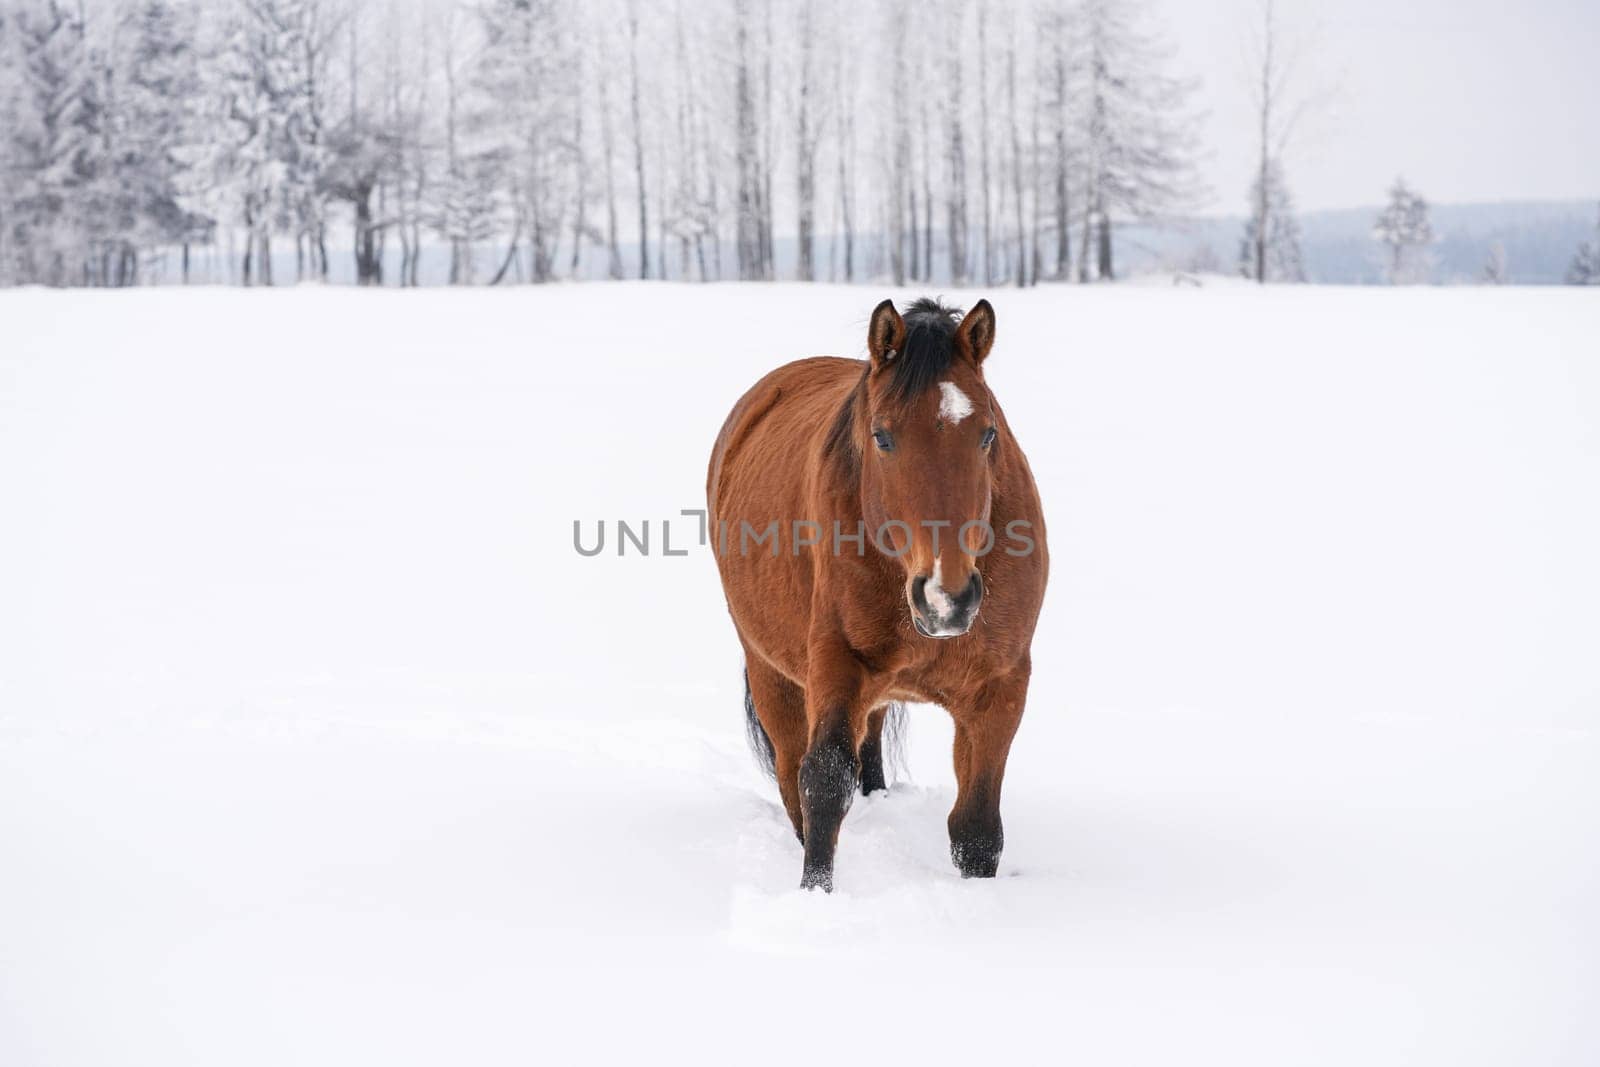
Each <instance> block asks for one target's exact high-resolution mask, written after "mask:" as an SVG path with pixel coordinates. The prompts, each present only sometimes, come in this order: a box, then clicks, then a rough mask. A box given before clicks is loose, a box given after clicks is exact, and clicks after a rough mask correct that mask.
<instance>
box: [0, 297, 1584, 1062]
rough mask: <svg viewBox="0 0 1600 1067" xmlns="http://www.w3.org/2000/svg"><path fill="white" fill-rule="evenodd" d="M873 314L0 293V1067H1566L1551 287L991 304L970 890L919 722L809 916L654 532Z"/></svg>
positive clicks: (1568, 759)
mask: <svg viewBox="0 0 1600 1067" xmlns="http://www.w3.org/2000/svg"><path fill="white" fill-rule="evenodd" d="M884 295H889V294H887V293H881V292H879V291H877V290H870V289H865V288H857V289H849V288H830V287H821V286H816V287H811V286H797V285H779V286H759V285H728V286H706V287H675V286H666V285H652V284H632V283H629V284H610V285H605V284H599V285H591V286H582V285H574V286H552V287H548V288H541V289H529V288H517V289H503V290H471V291H423V292H411V293H396V292H370V291H349V290H344V291H339V290H329V289H300V290H283V291H271V292H267V291H225V290H192V291H178V290H164V291H140V292H117V293H94V292H71V293H67V292H49V291H40V290H26V291H10V292H0V324H3V325H0V345H3V348H0V501H3V502H4V503H3V505H0V508H3V511H0V518H3V521H0V856H3V857H4V862H3V868H0V1062H3V1063H6V1064H8V1065H10V1064H16V1065H29V1067H31V1065H34V1064H73V1065H76V1064H100V1063H112V1062H114V1063H118V1064H161V1065H163V1067H170V1065H174V1064H191V1063H192V1064H229V1065H234V1064H257V1063H259V1064H282V1063H288V1062H293V1063H310V1064H346V1063H386V1064H393V1063H419V1064H436V1063H444V1062H449V1063H470V1064H482V1063H511V1062H518V1063H526V1062H530V1061H532V1060H534V1059H538V1060H540V1061H552V1062H566V1061H569V1060H572V1059H575V1058H576V1059H581V1060H584V1061H593V1060H596V1059H606V1058H618V1057H622V1056H626V1057H628V1059H629V1060H630V1061H634V1060H637V1059H639V1058H642V1057H650V1058H651V1059H654V1060H661V1059H666V1060H671V1061H683V1060H691V1061H712V1062H716V1061H720V1060H724V1059H728V1058H731V1057H733V1056H738V1057H739V1058H740V1059H741V1061H743V1062H753V1063H763V1062H768V1061H776V1062H794V1061H799V1060H805V1061H814V1060H816V1059H817V1058H818V1057H819V1056H835V1057H843V1058H846V1059H847V1060H849V1059H855V1058H864V1059H865V1060H866V1061H867V1062H880V1061H884V1060H887V1059H888V1058H889V1057H893V1058H895V1059H898V1060H909V1061H911V1062H918V1061H935V1062H938V1061H944V1060H947V1059H953V1058H958V1057H959V1058H971V1057H976V1056H982V1057H985V1058H988V1059H998V1058H1000V1057H1004V1056H1026V1057H1028V1059H1027V1060H1026V1062H1037V1061H1041V1060H1044V1059H1046V1058H1050V1059H1058V1060H1067V1061H1072V1060H1078V1061H1081V1062H1087V1063H1110V1062H1116V1063H1140V1064H1162V1065H1165V1064H1173V1063H1226V1064H1283V1063H1297V1064H1301V1063H1327V1064H1350V1063H1361V1064H1365V1065H1373V1064H1422V1063H1428V1064H1450V1065H1461V1064H1505V1063H1539V1064H1586V1063H1593V1062H1595V1060H1596V1057H1597V1056H1600V1029H1597V1024H1596V1023H1595V1021H1594V1013H1593V1006H1594V1004H1595V1002H1596V999H1597V997H1600V974H1597V969H1600V952H1597V951H1596V950H1597V949H1600V914H1597V910H1600V906H1597V904H1596V901H1597V900H1600V877H1597V874H1600V864H1597V859H1596V842H1597V841H1600V784H1597V780H1596V767H1597V760H1596V757H1597V755H1600V732H1597V731H1600V661H1597V657H1596V655H1595V650H1596V649H1597V648H1600V553H1597V552H1596V551H1595V549H1594V546H1595V545H1597V544H1600V497H1597V494H1596V492H1595V488H1596V486H1597V485H1600V364H1597V361H1596V347H1595V338H1596V336H1597V326H1600V304H1597V303H1596V302H1595V301H1594V300H1593V299H1592V296H1591V295H1590V294H1588V293H1584V292H1581V291H1573V290H1527V289H1515V288H1495V289H1493V290H1464V289H1453V290H1433V289H1411V290H1341V289H1311V288H1282V289H1268V290H1266V291H1258V290H1256V289H1253V288H1246V287H1229V286H1212V285H1206V286H1203V287H1201V288H1170V287H1169V288H1162V287H1107V288H1093V289H1089V288H1082V289H1080V288H1075V287H1049V288H1040V289H1035V290H1029V291H1025V292H1014V291H1009V290H1003V289H999V290H995V291H991V292H989V293H987V294H986V295H988V296H989V297H990V299H991V300H992V301H993V303H994V304H995V308H996V312H997V316H998V339H997V342H996V347H995V351H994V354H993V355H992V356H991V357H990V358H989V360H988V361H987V362H986V364H985V376H986V378H987V380H988V382H989V384H990V386H991V387H992V388H993V390H994V392H995V395H996V397H997V399H998V400H999V402H1000V403H1001V404H1003V405H1004V406H1005V410H1006V413H1007V416H1008V418H1009V420H1010V422H1011V424H1012V426H1013V427H1014V429H1015V430H1016V432H1017V434H1018V436H1019V438H1020V440H1021V442H1022V443H1023V445H1024V447H1025V448H1026V449H1027V452H1028V455H1029V458H1030V461H1031V463H1032V466H1033V469H1034V471H1035V473H1036V475H1037V477H1038V479H1039V482H1040V485H1041V491H1042V494H1043V497H1044V501H1045V506H1046V511H1047V516H1048V520H1049V523H1050V526H1049V533H1050V547H1051V553H1052V563H1053V567H1052V579H1051V580H1052V584H1051V587H1050V593H1049V597H1048V600H1047V603H1046V606H1045V613H1044V618H1043V620H1042V622H1041V625H1040V629H1039V633H1038V636H1037V640H1036V642H1035V646H1034V647H1035V664H1036V666H1035V681H1034V688H1033V692H1032V694H1031V699H1030V702H1029V711H1028V715H1027V718H1026V719H1025V720H1024V723H1023V726H1022V731H1021V733H1020V735H1019V737H1018V741H1017V745H1016V748H1015V750H1014V754H1013V757H1012V760H1011V764H1010V769H1009V774H1008V778H1007V782H1006V796H1005V802H1004V805H1003V811H1004V815H1005V820H1006V851H1005V854H1004V857H1003V858H1002V860H1001V865H1000V877H998V878H997V879H995V880H993V881H963V880H961V879H960V878H959V877H958V876H957V875H956V873H955V871H954V869H953V868H952V867H951V865H950V862H949V856H948V844H947V841H946V838H945V828H944V817H945V814H946V812H947V811H948V809H949V806H950V804H951V801H952V797H953V788H952V775H951V772H950V770H949V766H948V763H949V754H948V753H949V749H948V745H949V737H950V732H949V727H948V724H947V721H946V719H945V717H944V716H943V714H942V713H940V712H938V711H937V710H934V709H920V708H919V709H913V721H912V726H911V746H912V748H911V760H910V763H911V781H909V782H902V783H900V784H898V785H897V786H896V788H895V789H894V790H893V792H892V793H891V794H890V795H888V796H886V797H883V796H879V797H873V798H868V799H858V800H857V802H856V803H855V805H854V806H853V808H852V809H851V811H850V814H849V817H848V820H847V823H846V826H845V829H844V831H843V834H842V837H841V844H840V851H839V862H838V869H837V882H838V885H839V890H838V892H836V893H834V894H833V895H832V896H824V895H822V894H805V893H801V892H800V891H798V890H797V889H796V888H795V886H796V885H797V884H798V880H799V874H800V852H799V847H798V845H797V844H796V842H795V841H794V838H793V835H792V834H791V832H790V831H789V828H788V825H787V821H786V819H785V817H784V815H783V813H782V811H781V809H780V807H779V805H778V802H777V796H776V793H775V790H774V789H773V787H772V786H771V784H770V783H768V782H767V781H766V780H765V779H763V778H762V777H761V776H760V775H759V773H758V772H757V771H756V769H755V767H754V765H753V763H752V761H751V760H750V759H749V758H748V756H747V754H746V753H745V751H744V747H743V737H742V729H741V725H742V724H741V707H740V699H741V687H740V679H739V661H738V654H737V645H736V642H735V640H734V635H733V631H732V628H731V626H730V624H729V623H728V621H727V616H726V612H725V610H724V608H723V605H722V602H721V593H720V589H719V587H718V584H717V579H716V574H715V568H714V566H713V562H712V558H711V555H710V549H708V548H706V547H703V546H698V545H696V546H694V547H693V549H692V550H691V552H690V553H689V554H688V555H687V556H683V557H677V556H673V557H667V556H665V555H663V554H662V553H661V546H662V537H663V524H664V523H665V522H666V521H668V520H670V521H671V523H672V534H671V536H672V542H673V544H674V546H675V547H678V546H682V545H685V544H691V543H692V542H693V541H694V537H693V536H692V532H697V520H696V518H695V517H693V516H688V517H685V516H682V515H681V512H682V511H683V510H684V509H695V508H698V507H700V506H701V505H702V494H703V486H704V472H705V462H706V458H707V455H708V453H709V450H710V446H711V441H712V439H713V437H714V436H715V433H716V430H717V427H718V426H719V425H720V423H721V420H722V418H723V416H724V415H725V414H726V412H727V410H728V408H729V407H730V405H731V404H732V402H733V401H734V399H735V398H736V397H737V396H738V395H739V394H740V393H741V392H742V391H743V390H744V389H745V388H746V387H747V386H748V385H749V384H750V383H751V382H752V381H753V380H754V379H755V378H756V377H758V376H759V375H760V374H761V373H763V372H765V371H766V370H767V369H769V368H770V367H772V366H774V365H776V364H777V363H779V362H781V361H784V360H788V359H792V358H797V357H800V356H806V355H813V354H820V353H837V354H850V355H860V354H861V351H862V347H863V339H864V334H865V329H866V318H867V315H868V313H869V312H870V310H871V308H872V306H873V305H874V304H875V303H876V302H877V301H878V300H880V299H882V298H883V296H884ZM895 295H898V296H910V295H913V294H909V293H906V294H895ZM947 295H948V296H950V297H951V298H952V299H954V300H955V301H956V302H958V303H968V304H970V303H971V302H972V301H973V300H975V299H976V298H977V295H978V294H976V293H951V294H947ZM663 401H670V402H667V403H664V402H663ZM619 519H620V520H626V521H627V522H628V523H629V524H630V526H632V527H634V528H637V527H638V525H639V524H640V523H641V522H643V521H646V520H648V521H649V523H650V526H651V528H652V531H651V532H652V540H651V547H652V549H653V550H654V551H653V552H652V554H651V555H650V556H648V557H643V556H641V555H640V554H639V553H638V552H636V551H634V550H633V548H632V546H631V544H630V545H629V547H628V552H627V554H626V555H622V556H619V555H618V552H617V544H618V541H617V536H616V526H615V524H616V522H617V521H618V520H619ZM574 520H581V521H582V522H583V524H584V540H585V544H589V543H591V541H592V538H593V536H594V531H595V528H596V524H597V523H598V522H599V521H600V520H605V522H606V525H607V531H606V533H607V542H606V549H605V551H603V552H601V553H600V554H598V555H596V556H594V557H592V558H585V557H583V556H581V555H579V554H578V553H577V552H576V551H575V550H574V547H573V522H574Z"/></svg>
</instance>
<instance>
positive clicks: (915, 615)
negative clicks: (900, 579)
mask: <svg viewBox="0 0 1600 1067" xmlns="http://www.w3.org/2000/svg"><path fill="white" fill-rule="evenodd" d="M906 599H907V600H908V601H909V602H910V604H911V622H912V624H913V625H914V626H916V628H917V632H918V633H919V634H921V635H922V636H923V637H934V638H947V637H960V636H961V635H962V634H964V633H966V632H967V631H968V630H970V629H972V623H973V621H974V620H975V619H977V617H978V605H979V603H981V602H982V600H983V578H982V576H981V575H979V574H978V572H977V571H973V572H972V577H971V578H970V579H968V581H967V584H966V587H965V588H964V589H962V590H961V591H960V592H958V593H951V592H949V591H948V590H946V589H945V588H944V587H943V586H942V585H941V584H940V582H939V572H938V570H937V568H936V569H935V570H934V573H933V576H932V577H931V578H929V577H917V578H913V579H912V580H911V588H910V590H909V591H908V594H907V598H906Z"/></svg>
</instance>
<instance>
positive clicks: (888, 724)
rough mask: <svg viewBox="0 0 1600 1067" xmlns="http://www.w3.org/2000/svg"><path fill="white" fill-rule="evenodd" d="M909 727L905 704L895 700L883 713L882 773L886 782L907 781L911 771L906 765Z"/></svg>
mask: <svg viewBox="0 0 1600 1067" xmlns="http://www.w3.org/2000/svg"><path fill="white" fill-rule="evenodd" d="M910 727H911V720H910V717H909V716H908V715H907V714H906V706H905V705H904V704H901V703H899V702H898V701H895V702H893V703H891V704H890V705H889V710H888V711H886V712H884V715H883V746H882V748H881V751H882V752H883V775H884V780H885V781H888V782H909V781H910V780H911V771H910V770H909V769H908V768H907V767H906V740H907V737H908V736H909V730H910Z"/></svg>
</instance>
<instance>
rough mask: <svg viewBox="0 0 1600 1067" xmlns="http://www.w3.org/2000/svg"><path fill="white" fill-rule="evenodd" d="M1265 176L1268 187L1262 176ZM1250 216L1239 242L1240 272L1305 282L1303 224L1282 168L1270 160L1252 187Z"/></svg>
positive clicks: (1263, 279)
mask: <svg viewBox="0 0 1600 1067" xmlns="http://www.w3.org/2000/svg"><path fill="white" fill-rule="evenodd" d="M1263 177H1264V178H1265V179H1266V186H1265V188H1263V187H1262V185H1261V181H1262V178H1263ZM1250 207H1251V213H1250V216H1249V217H1248V218H1247V219H1246V220H1245V224H1244V238H1243V240H1241V241H1240V243H1239V273H1240V274H1241V275H1243V276H1244V277H1246V278H1251V279H1254V280H1255V281H1258V282H1303V281H1305V280H1306V269H1305V261H1304V259H1303V258H1302V256H1301V254H1300V223H1299V221H1298V220H1297V219H1296V218H1295V216H1294V202H1293V201H1292V200H1291V198H1290V196H1289V190H1288V189H1287V188H1286V187H1285V186H1284V183H1283V170H1282V168H1281V167H1279V166H1278V164H1277V161H1276V160H1273V161H1270V162H1269V163H1268V165H1267V168H1266V171H1265V172H1264V174H1263V175H1258V176H1257V178H1256V181H1255V184H1254V185H1252V186H1251V188H1250Z"/></svg>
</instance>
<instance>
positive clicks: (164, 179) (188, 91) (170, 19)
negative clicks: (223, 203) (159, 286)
mask: <svg viewBox="0 0 1600 1067" xmlns="http://www.w3.org/2000/svg"><path fill="white" fill-rule="evenodd" d="M121 30H122V33H121V35H120V36H121V38H122V39H123V40H124V41H125V42H127V44H126V48H127V51H126V53H125V54H124V55H123V56H122V57H120V58H121V60H122V63H123V65H124V68H125V69H126V70H127V71H128V72H129V73H128V77H127V79H126V81H125V83H124V84H123V86H122V90H121V93H120V94H119V100H118V106H117V115H118V126H119V128H120V129H121V130H122V131H123V135H122V137H121V138H120V144H121V149H122V151H121V153H120V155H119V157H118V159H117V160H116V161H115V162H116V172H117V177H118V180H119V181H120V182H121V183H122V185H123V186H124V188H125V189H127V190H128V192H129V195H130V197H131V201H132V205H131V206H132V210H133V215H134V229H133V231H132V232H133V239H134V241H135V243H136V244H137V245H138V246H140V247H144V248H159V247H163V246H171V245H178V246H181V248H182V250H183V258H182V278H183V280H184V281H187V280H188V276H189V248H190V245H191V244H193V243H195V242H198V241H205V240H208V239H209V237H210V233H211V229H212V225H213V222H212V220H211V219H210V218H208V217H207V216H206V215H204V214H203V213H200V212H197V211H194V210H192V209H191V207H190V206H189V204H188V202H187V197H186V192H187V191H188V190H189V189H190V188H191V180H190V174H189V170H190V163H189V156H188V155H187V154H186V151H185V149H186V148H187V147H188V146H190V145H192V144H193V142H194V140H195V137H196V132H195V129H194V122H193V115H194V112H193V106H194V103H195V101H196V100H197V99H198V98H199V96H200V94H201V92H202V82H201V70H200V56H199V51H198V48H197V44H196V42H197V38H198V32H199V29H198V18H197V12H196V11H195V10H194V9H193V7H192V6H189V5H186V4H180V3H174V2H172V0H141V2H140V3H137V4H135V5H133V6H132V7H130V8H128V9H126V10H125V11H124V13H123V16H122V26H121Z"/></svg>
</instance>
